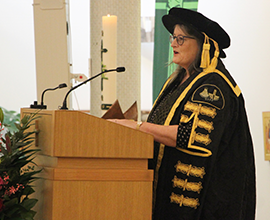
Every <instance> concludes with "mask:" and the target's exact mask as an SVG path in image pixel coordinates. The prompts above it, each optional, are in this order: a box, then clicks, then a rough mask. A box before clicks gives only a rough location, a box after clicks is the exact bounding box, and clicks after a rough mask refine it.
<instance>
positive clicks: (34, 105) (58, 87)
mask: <svg viewBox="0 0 270 220" xmlns="http://www.w3.org/2000/svg"><path fill="white" fill-rule="evenodd" d="M65 87H67V84H66V83H61V84H60V85H59V86H56V87H55V88H48V89H45V90H44V91H43V92H42V95H41V104H40V105H39V104H38V102H37V101H34V104H32V105H30V108H36V109H47V105H44V103H43V98H44V94H45V92H47V91H49V90H56V89H62V88H65Z"/></svg>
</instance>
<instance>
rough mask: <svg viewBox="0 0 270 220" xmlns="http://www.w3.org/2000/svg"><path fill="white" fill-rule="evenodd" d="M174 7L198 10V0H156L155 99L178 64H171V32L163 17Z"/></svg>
mask: <svg viewBox="0 0 270 220" xmlns="http://www.w3.org/2000/svg"><path fill="white" fill-rule="evenodd" d="M173 7H182V8H188V9H191V10H195V11H197V8H198V0H156V15H155V38H154V61H153V101H155V100H156V98H157V96H158V94H159V91H160V89H161V87H162V85H163V83H164V82H165V81H166V79H167V78H168V76H170V75H171V74H172V72H173V71H174V70H175V68H176V65H173V64H172V65H169V64H170V63H171V61H172V58H173V52H172V49H171V46H170V42H169V36H170V33H169V32H168V31H167V30H166V28H165V27H164V26H163V24H162V21H161V18H162V16H163V15H165V14H167V13H168V11H169V10H170V9H171V8H173Z"/></svg>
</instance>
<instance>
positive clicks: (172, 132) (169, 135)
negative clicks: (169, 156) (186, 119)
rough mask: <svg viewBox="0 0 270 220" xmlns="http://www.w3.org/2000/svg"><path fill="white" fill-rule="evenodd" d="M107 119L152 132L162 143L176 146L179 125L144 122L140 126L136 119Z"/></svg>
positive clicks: (156, 139)
mask: <svg viewBox="0 0 270 220" xmlns="http://www.w3.org/2000/svg"><path fill="white" fill-rule="evenodd" d="M107 120H108V121H111V122H114V123H117V124H120V125H124V126H126V127H129V128H133V129H138V130H140V131H143V132H145V133H148V134H151V135H153V136H154V139H155V141H157V142H159V143H162V144H164V145H167V146H171V147H175V146H176V138H177V131H178V125H170V126H164V125H156V124H152V123H149V122H143V123H142V124H140V126H138V123H137V122H136V121H133V120H128V119H107Z"/></svg>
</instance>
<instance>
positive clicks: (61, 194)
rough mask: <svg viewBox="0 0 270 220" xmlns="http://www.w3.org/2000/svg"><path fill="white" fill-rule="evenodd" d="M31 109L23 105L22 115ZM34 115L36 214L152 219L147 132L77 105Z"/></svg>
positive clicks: (55, 219) (44, 219)
mask: <svg viewBox="0 0 270 220" xmlns="http://www.w3.org/2000/svg"><path fill="white" fill-rule="evenodd" d="M35 112H37V110H35V109H21V115H22V116H23V115H25V114H32V113H35ZM38 115H40V116H41V117H40V118H38V120H37V121H36V125H35V129H37V130H38V131H39V132H38V134H37V135H36V141H35V145H36V147H38V148H40V149H41V152H42V153H41V154H40V155H38V157H37V159H36V163H38V165H39V166H41V167H43V168H44V171H43V172H42V176H43V177H44V178H43V179H42V180H38V181H36V182H35V183H36V187H35V190H36V191H37V192H36V194H35V197H37V198H38V199H39V202H38V203H37V205H36V207H35V209H36V211H37V214H36V216H35V219H37V220H62V219H63V220H66V219H79V220H110V219H111V220H122V219H123V220H132V219H134V220H138V219H140V220H144V219H145V220H150V219H151V212H152V181H153V171H152V170H148V158H152V157H153V137H152V136H151V135H148V134H146V133H143V132H141V131H138V130H134V129H131V128H127V127H124V126H121V125H118V124H115V123H112V122H109V121H106V120H105V119H101V118H97V117H94V116H91V115H89V114H87V113H83V112H81V111H66V110H55V111H53V110H40V111H39V113H38ZM32 127H34V126H32ZM32 129H34V128H32Z"/></svg>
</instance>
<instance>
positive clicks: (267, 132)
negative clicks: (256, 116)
mask: <svg viewBox="0 0 270 220" xmlns="http://www.w3.org/2000/svg"><path fill="white" fill-rule="evenodd" d="M263 137H264V159H265V160H270V112H263Z"/></svg>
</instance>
